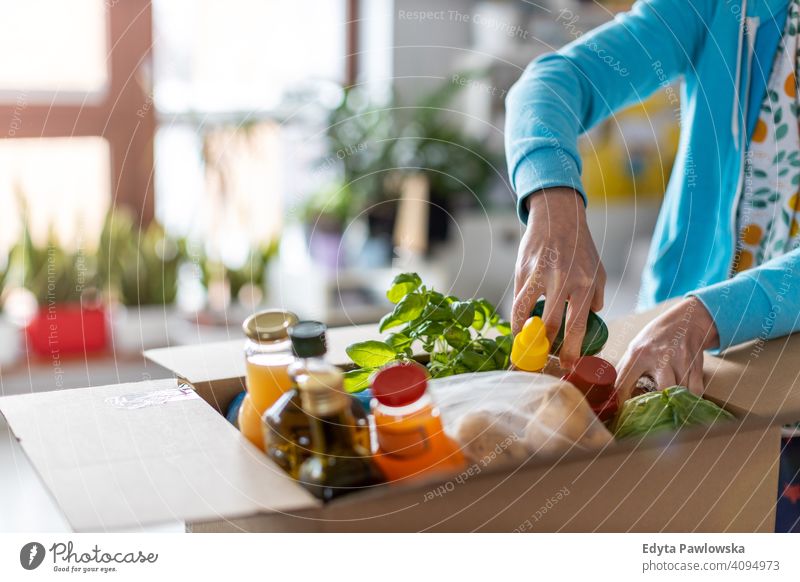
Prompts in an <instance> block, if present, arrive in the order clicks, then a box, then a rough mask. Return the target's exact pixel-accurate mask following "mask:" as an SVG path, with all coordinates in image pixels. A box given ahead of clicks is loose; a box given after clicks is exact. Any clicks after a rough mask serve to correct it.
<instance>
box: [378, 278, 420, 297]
mask: <svg viewBox="0 0 800 582" xmlns="http://www.w3.org/2000/svg"><path fill="white" fill-rule="evenodd" d="M420 285H422V279H420V278H419V275H417V274H416V273H400V274H399V275H397V276H396V277H395V278H394V280H392V286H391V287H389V290H388V291H387V292H386V297H387V298H388V299H389V301H391V302H392V303H398V302H399V301H400V300H401V299H402V298H403V297H405V296H406V295H408V294H409V293H411V292H412V291H416V290H417V289H419V286H420Z"/></svg>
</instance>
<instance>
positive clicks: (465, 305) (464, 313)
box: [450, 301, 475, 327]
mask: <svg viewBox="0 0 800 582" xmlns="http://www.w3.org/2000/svg"><path fill="white" fill-rule="evenodd" d="M450 310H451V311H452V312H453V319H455V320H456V321H457V322H458V323H459V324H460V325H463V326H464V327H469V326H470V325H472V322H473V321H474V320H475V306H474V305H473V304H472V302H470V301H456V302H455V303H452V304H450Z"/></svg>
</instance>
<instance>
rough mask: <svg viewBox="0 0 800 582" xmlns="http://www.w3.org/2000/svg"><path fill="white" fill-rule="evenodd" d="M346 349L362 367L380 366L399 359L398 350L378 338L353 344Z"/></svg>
mask: <svg viewBox="0 0 800 582" xmlns="http://www.w3.org/2000/svg"><path fill="white" fill-rule="evenodd" d="M346 351H347V355H348V356H350V359H351V360H353V362H354V363H355V364H356V365H357V366H361V367H362V368H379V367H381V366H383V365H384V364H388V363H389V362H391V361H392V360H395V359H397V352H395V351H394V350H393V349H392V346H390V345H389V344H387V343H384V342H379V341H376V340H368V341H365V342H358V343H354V344H351V345H349V346H347V350H346Z"/></svg>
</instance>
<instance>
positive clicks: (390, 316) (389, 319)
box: [378, 312, 405, 333]
mask: <svg viewBox="0 0 800 582" xmlns="http://www.w3.org/2000/svg"><path fill="white" fill-rule="evenodd" d="M403 323H405V321H403V320H402V319H399V318H398V317H397V316H395V314H394V312H392V313H387V314H386V315H384V316H383V317H381V321H380V324H379V325H378V330H379V331H380V332H381V333H383V332H384V331H386V330H387V329H391V328H393V327H397V326H398V325H402V324H403Z"/></svg>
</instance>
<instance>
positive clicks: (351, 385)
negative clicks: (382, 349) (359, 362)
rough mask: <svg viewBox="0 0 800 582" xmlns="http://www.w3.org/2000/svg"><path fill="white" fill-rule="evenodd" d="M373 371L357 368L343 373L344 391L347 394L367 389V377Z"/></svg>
mask: <svg viewBox="0 0 800 582" xmlns="http://www.w3.org/2000/svg"><path fill="white" fill-rule="evenodd" d="M374 371H375V370H373V369H371V368H359V369H358V370H350V371H348V372H345V373H344V389H345V391H347V392H349V393H351V394H352V393H354V392H361V391H363V390H366V389H367V388H369V377H370V376H371V375H372V373H373V372H374Z"/></svg>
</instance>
